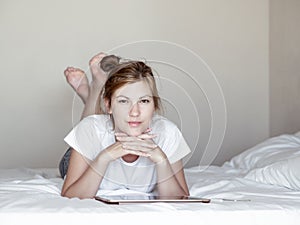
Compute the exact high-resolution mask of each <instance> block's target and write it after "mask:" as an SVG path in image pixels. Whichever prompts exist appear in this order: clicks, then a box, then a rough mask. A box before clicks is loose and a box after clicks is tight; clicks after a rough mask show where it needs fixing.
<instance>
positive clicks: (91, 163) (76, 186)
mask: <svg viewBox="0 0 300 225" xmlns="http://www.w3.org/2000/svg"><path fill="white" fill-rule="evenodd" d="M98 59H100V61H99V63H100V68H101V69H102V72H103V71H105V72H107V78H106V81H105V83H104V86H103V87H102V86H101V85H94V86H96V87H93V82H92V83H91V85H90V90H89V92H88V94H85V95H82V96H81V97H82V100H83V101H84V102H85V103H86V104H85V110H84V112H83V119H82V120H81V122H80V123H79V124H78V125H77V126H76V127H75V128H74V129H73V130H72V131H71V132H70V133H69V134H68V135H67V137H66V138H65V141H66V142H67V143H68V144H69V145H70V147H71V148H72V150H71V156H70V161H69V166H68V172H67V175H66V178H65V181H64V185H63V188H62V193H61V194H62V196H66V197H79V198H93V197H94V196H95V195H96V193H97V192H98V190H99V189H102V190H118V189H129V190H134V191H139V192H145V193H151V192H153V191H156V192H157V194H159V195H162V196H171V195H172V196H182V195H189V190H188V187H187V184H186V181H185V177H184V172H183V164H182V158H183V157H184V156H186V155H187V154H188V153H190V149H189V147H188V145H187V144H186V142H185V140H184V138H183V137H182V134H181V132H180V131H179V130H178V128H177V127H176V126H175V125H174V124H173V123H171V122H170V121H168V120H167V119H165V118H164V117H162V116H159V115H158V114H157V113H156V112H157V111H159V109H160V98H159V96H158V93H157V89H156V84H155V79H154V77H153V74H152V70H151V68H150V67H149V66H147V65H146V64H145V63H143V62H140V61H127V62H123V63H120V59H119V58H118V57H116V56H105V55H102V56H101V57H98ZM90 64H91V63H90ZM91 69H92V74H93V70H95V69H98V72H99V68H92V67H91ZM73 71H75V70H73ZM78 71H79V70H77V72H78ZM69 72H70V73H72V71H71V70H70V69H69ZM94 72H95V71H94ZM70 73H69V74H70ZM79 73H81V75H82V73H83V72H82V71H81V72H80V71H79ZM65 74H68V73H67V72H66V71H65ZM73 75H74V73H73ZM99 77H100V76H99ZM82 78H83V79H86V78H85V76H82ZM102 78H103V76H102ZM93 79H94V80H95V79H96V77H95V75H93ZM103 80H104V79H102V81H103ZM97 83H98V84H99V83H101V82H99V79H98V82H97ZM102 83H103V82H102ZM81 84H82V85H87V84H88V83H87V82H82V80H81ZM100 86H101V88H102V91H101V95H100V99H101V102H103V105H104V107H105V110H104V111H105V113H103V111H102V110H99V109H100V106H99V102H100V101H99V98H98V100H97V99H96V97H95V96H96V94H95V93H96V92H97V91H95V90H97V89H99V87H100ZM76 90H77V91H79V89H78V87H77V88H76ZM77 93H78V92H77ZM79 95H80V94H79ZM91 96H92V97H91ZM89 97H90V98H89ZM91 99H94V101H92V100H91ZM95 100H96V101H95ZM95 108H97V109H98V111H96V112H100V114H98V115H97V114H94V115H89V112H91V109H94V110H95ZM87 112H88V113H87ZM101 113H103V114H101Z"/></svg>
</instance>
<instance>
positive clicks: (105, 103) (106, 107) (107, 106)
mask: <svg viewBox="0 0 300 225" xmlns="http://www.w3.org/2000/svg"><path fill="white" fill-rule="evenodd" d="M104 105H105V110H106V112H107V113H108V114H112V111H111V107H110V102H109V100H108V99H104Z"/></svg>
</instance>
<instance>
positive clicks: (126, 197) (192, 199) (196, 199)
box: [95, 195, 210, 204]
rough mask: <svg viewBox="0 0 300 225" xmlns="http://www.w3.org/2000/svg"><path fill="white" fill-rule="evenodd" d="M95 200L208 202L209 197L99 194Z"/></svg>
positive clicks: (114, 202) (113, 202) (112, 202)
mask: <svg viewBox="0 0 300 225" xmlns="http://www.w3.org/2000/svg"><path fill="white" fill-rule="evenodd" d="M95 199H96V200H98V201H101V202H105V203H107V204H122V203H123V204H126V203H154V202H169V203H192V202H194V203H197V202H198V203H199V202H200V203H209V202H210V199H207V198H199V197H192V196H157V195H149V196H148V195H99V196H96V197H95Z"/></svg>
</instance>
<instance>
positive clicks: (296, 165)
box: [245, 156, 300, 191]
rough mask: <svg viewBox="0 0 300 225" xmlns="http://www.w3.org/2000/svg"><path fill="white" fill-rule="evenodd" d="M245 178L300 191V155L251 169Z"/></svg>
mask: <svg viewBox="0 0 300 225" xmlns="http://www.w3.org/2000/svg"><path fill="white" fill-rule="evenodd" d="M245 178H247V179H251V180H254V181H257V182H260V183H265V184H273V185H277V186H283V187H287V188H290V189H294V190H298V191H300V156H297V157H294V158H289V159H286V160H281V161H278V162H275V163H272V164H270V165H267V166H265V167H263V168H257V169H253V170H250V172H249V173H248V174H247V175H246V176H245Z"/></svg>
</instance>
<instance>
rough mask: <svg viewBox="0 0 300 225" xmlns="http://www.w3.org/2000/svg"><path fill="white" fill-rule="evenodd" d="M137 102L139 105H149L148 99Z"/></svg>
mask: <svg viewBox="0 0 300 225" xmlns="http://www.w3.org/2000/svg"><path fill="white" fill-rule="evenodd" d="M139 102H140V103H141V104H148V103H150V100H149V99H141V100H140V101H139Z"/></svg>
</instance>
